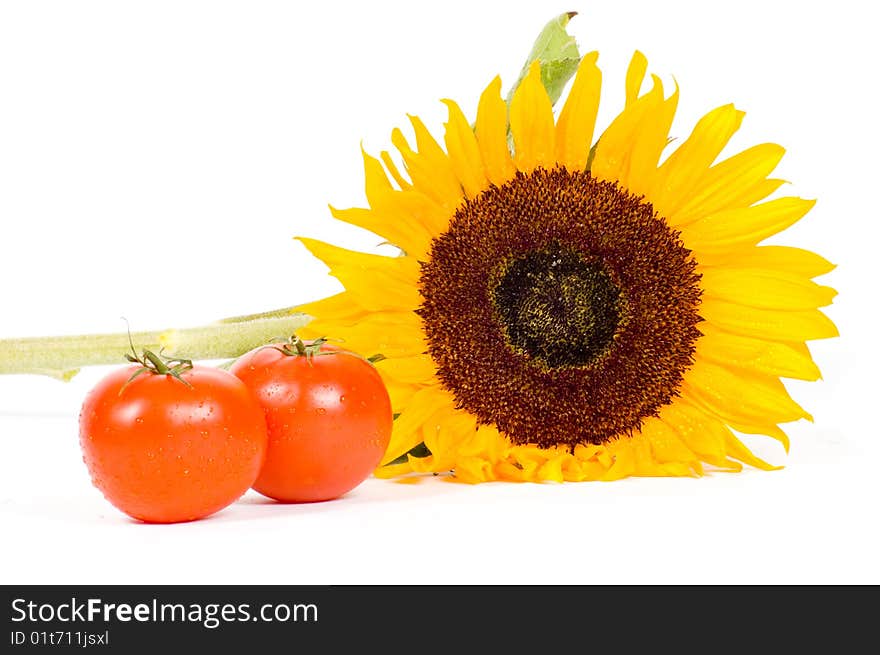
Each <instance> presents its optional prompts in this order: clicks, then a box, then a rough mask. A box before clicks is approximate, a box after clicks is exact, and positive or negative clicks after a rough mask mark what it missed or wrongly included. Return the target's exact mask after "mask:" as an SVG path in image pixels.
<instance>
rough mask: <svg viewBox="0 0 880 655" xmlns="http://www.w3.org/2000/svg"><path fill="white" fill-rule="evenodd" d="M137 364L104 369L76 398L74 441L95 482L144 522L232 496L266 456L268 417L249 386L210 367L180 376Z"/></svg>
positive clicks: (203, 512)
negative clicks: (78, 399) (78, 404)
mask: <svg viewBox="0 0 880 655" xmlns="http://www.w3.org/2000/svg"><path fill="white" fill-rule="evenodd" d="M142 369H143V367H142V366H131V367H128V366H126V367H121V368H119V369H116V370H114V371H112V372H111V373H109V374H108V375H107V376H106V377H104V378H103V379H102V380H100V381H99V382H98V384H97V385H96V386H95V387H94V388H93V389H92V390H91V391H90V392H89V393H88V394H87V396H86V398H85V400H84V402H83V405H82V410H81V411H80V417H79V434H80V445H81V447H82V451H83V461H84V462H85V463H86V466H87V467H88V470H89V473H90V474H91V477H92V482H93V484H94V485H95V486H96V487H97V488H98V489H100V490H101V492H102V493H103V494H104V496H105V498H106V499H107V500H108V501H110V502H111V503H112V504H113V505H115V506H116V507H117V508H118V509H120V510H122V511H123V512H125V513H126V514H128V515H129V516H131V517H133V518H136V519H139V520H141V521H146V522H150V523H175V522H179V521H191V520H194V519H198V518H202V517H205V516H208V515H209V514H212V513H214V512H216V511H218V510H220V509H222V508H224V507H226V506H227V505H229V504H230V503H232V502H233V501H235V500H236V499H238V498H239V497H240V496H241V495H242V494H243V493H244V492H245V491H247V490H248V489H249V488H250V486H251V485H252V484H253V483H254V481H255V480H256V479H257V475H258V474H259V471H260V467H261V466H262V463H263V458H264V457H265V454H266V443H267V432H266V421H265V419H264V417H263V411H262V409H261V408H260V406H259V405H258V404H257V402H256V401H255V400H254V398H253V396H252V395H251V393H250V391H249V390H248V389H247V387H245V385H244V384H243V383H242V382H241V380H239V379H238V378H237V377H235V376H234V375H232V374H231V373H229V372H228V371H224V370H222V369H218V368H214V367H211V366H201V365H195V366H192V367H191V368H190V369H188V370H184V371H182V372H179V376H178V375H177V374H174V375H173V374H160V373H156V372H154V371H151V370H142ZM138 370H141V373H140V374H138V375H137V377H135V378H134V379H130V378H131V376H132V374H133V373H136V372H137V371H138Z"/></svg>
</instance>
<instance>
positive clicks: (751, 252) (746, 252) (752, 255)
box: [700, 246, 836, 278]
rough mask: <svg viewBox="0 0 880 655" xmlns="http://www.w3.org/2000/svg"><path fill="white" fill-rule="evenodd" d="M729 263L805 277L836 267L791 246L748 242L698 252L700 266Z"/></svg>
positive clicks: (811, 253) (823, 273) (823, 272)
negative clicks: (718, 251)
mask: <svg viewBox="0 0 880 655" xmlns="http://www.w3.org/2000/svg"><path fill="white" fill-rule="evenodd" d="M729 264H735V265H736V266H741V267H743V268H760V269H765V270H771V271H786V272H788V273H792V274H795V275H800V276H802V277H805V278H814V277H818V276H820V275H825V274H826V273H830V272H831V271H833V270H834V269H835V268H836V267H835V265H834V264H832V263H831V262H829V261H828V260H827V259H825V258H824V257H822V256H820V255H817V254H816V253H814V252H811V251H809V250H803V249H801V248H792V247H790V246H757V247H753V246H747V247H742V248H735V249H731V250H727V251H725V252H723V253H713V252H707V251H703V252H700V265H701V266H703V267H705V266H723V265H729Z"/></svg>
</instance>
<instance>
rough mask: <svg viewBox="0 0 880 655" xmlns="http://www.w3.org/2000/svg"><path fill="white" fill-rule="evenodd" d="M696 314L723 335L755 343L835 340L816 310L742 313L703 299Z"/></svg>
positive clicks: (729, 305) (832, 329)
mask: <svg viewBox="0 0 880 655" xmlns="http://www.w3.org/2000/svg"><path fill="white" fill-rule="evenodd" d="M699 311H700V316H702V317H703V318H704V319H705V320H707V321H709V322H710V323H712V324H714V325H715V326H716V327H718V328H720V329H722V330H724V331H725V332H732V333H733V334H742V335H744V336H747V337H757V338H758V339H770V340H772V341H787V342H788V341H809V340H811V339H828V338H831V337H836V336H839V332H838V331H837V328H836V327H835V326H834V323H832V322H831V319H829V318H828V317H827V316H825V315H824V314H823V313H822V312H821V311H819V310H818V309H808V310H801V311H780V310H771V309H755V308H751V309H746V308H745V307H743V306H742V305H736V304H733V303H727V302H723V301H721V300H716V299H714V298H703V301H702V302H701V303H700V310H699Z"/></svg>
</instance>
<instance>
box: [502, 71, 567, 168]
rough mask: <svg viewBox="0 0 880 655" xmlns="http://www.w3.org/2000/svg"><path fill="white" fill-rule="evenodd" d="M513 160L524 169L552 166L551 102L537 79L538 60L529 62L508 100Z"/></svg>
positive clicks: (538, 77)
mask: <svg viewBox="0 0 880 655" xmlns="http://www.w3.org/2000/svg"><path fill="white" fill-rule="evenodd" d="M510 131H511V133H512V134H513V144H514V161H515V163H516V167H517V168H518V169H519V170H520V171H523V172H524V173H529V172H531V171H533V170H534V169H535V168H536V167H538V166H543V167H544V168H552V167H553V164H554V163H555V162H554V155H555V154H556V152H555V139H556V136H555V128H554V126H553V105H552V104H551V102H550V97H549V96H548V95H547V91H546V89H544V84H543V83H542V82H541V64H540V62H539V61H534V62H532V65H531V66H530V67H529V72H528V74H527V75H526V76H525V77H524V78H523V80H522V82H521V83H520V85H519V87H517V89H516V92H515V93H514V94H513V99H512V100H511V101H510Z"/></svg>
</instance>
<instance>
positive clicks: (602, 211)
mask: <svg viewBox="0 0 880 655" xmlns="http://www.w3.org/2000/svg"><path fill="white" fill-rule="evenodd" d="M695 266H696V263H695V262H694V260H693V258H692V257H691V256H690V251H689V250H687V249H686V248H685V247H684V245H683V244H682V243H681V240H680V239H679V235H678V233H677V232H675V231H673V230H672V229H670V228H669V226H668V225H667V224H666V221H665V220H664V219H663V218H662V217H660V216H658V215H657V214H656V213H655V212H654V210H653V207H652V206H651V205H650V204H649V203H647V202H644V201H643V200H642V199H641V198H639V197H637V196H634V195H632V194H630V193H628V192H627V191H625V190H623V189H621V188H620V187H618V186H617V185H616V184H613V183H609V182H600V181H597V180H595V179H594V178H593V177H592V176H591V175H590V174H589V173H588V172H569V171H567V170H566V169H564V168H556V169H554V170H552V171H548V170H544V169H537V170H536V171H534V172H533V173H530V174H522V173H519V174H517V176H516V177H515V178H514V179H512V180H511V181H510V182H508V183H506V184H504V185H503V186H501V187H496V186H490V187H489V188H488V189H486V191H484V192H483V193H482V194H480V195H479V196H477V197H476V198H473V199H471V200H468V201H467V202H465V203H464V204H463V205H462V206H461V207H459V209H458V211H457V212H456V214H455V216H454V217H453V219H452V221H451V222H450V225H449V229H448V230H447V231H446V232H445V233H443V234H442V235H440V236H439V237H437V238H436V239H435V240H434V241H433V243H432V247H431V252H430V256H429V259H428V261H427V262H425V263H424V264H423V265H422V274H421V278H420V281H419V288H420V291H421V295H422V300H423V302H422V306H421V307H420V308H419V310H418V313H419V315H420V316H421V317H422V321H423V327H424V331H425V334H426V336H427V341H428V352H429V353H430V355H431V356H432V358H433V359H434V361H435V363H436V366H437V374H438V377H439V379H440V381H441V383H442V384H443V386H444V387H445V388H446V389H448V390H449V391H451V392H452V394H453V395H454V396H455V399H456V402H457V405H458V406H459V407H460V408H463V409H465V410H467V411H468V412H470V413H472V414H473V415H475V416H476V417H477V419H478V420H479V421H480V422H481V423H484V424H493V425H496V426H497V427H498V429H499V430H500V431H501V432H503V433H504V434H505V435H506V436H507V437H508V438H509V439H510V440H511V441H513V442H514V443H518V444H525V443H537V444H539V445H541V446H544V447H548V446H553V445H570V446H574V445H575V444H578V443H594V444H599V443H604V442H606V441H608V440H610V439H613V438H615V437H618V436H621V435H625V434H629V433H631V432H632V431H633V430H637V429H638V428H639V426H640V425H641V422H642V421H643V420H644V419H645V418H647V417H648V416H652V415H656V414H657V412H658V410H659V409H660V408H661V407H662V406H663V405H666V404H668V403H669V402H671V400H672V398H673V397H674V396H675V395H676V394H677V393H678V388H679V386H680V384H681V381H682V377H683V375H684V372H685V371H686V370H687V369H688V368H689V367H690V365H691V363H692V361H693V353H694V345H695V342H696V340H697V338H698V337H699V335H700V333H699V331H698V330H697V327H696V326H697V323H698V322H699V321H700V320H701V319H700V317H699V315H698V313H697V306H698V304H699V299H700V293H701V292H700V287H699V275H698V274H696V273H695V272H694V269H695Z"/></svg>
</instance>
